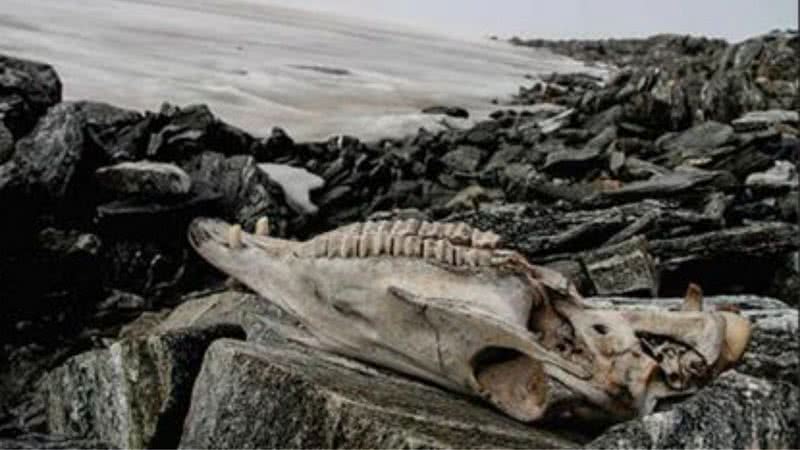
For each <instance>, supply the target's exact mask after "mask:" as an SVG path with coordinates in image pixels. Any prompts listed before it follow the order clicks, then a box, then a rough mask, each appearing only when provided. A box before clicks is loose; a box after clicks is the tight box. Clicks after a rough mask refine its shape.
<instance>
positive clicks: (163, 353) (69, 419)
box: [44, 325, 244, 448]
mask: <svg viewBox="0 0 800 450" xmlns="http://www.w3.org/2000/svg"><path fill="white" fill-rule="evenodd" d="M223 337H235V338H240V339H241V338H243V337H244V335H243V333H242V330H241V328H239V327H237V326H234V325H217V326H212V327H206V328H185V329H180V330H175V331H172V332H167V333H162V334H156V335H151V336H148V337H145V338H139V339H131V340H123V341H120V342H117V343H115V344H113V345H112V346H111V347H110V348H108V349H104V350H93V351H90V352H87V353H83V354H80V355H78V356H75V357H73V358H71V359H69V360H68V361H67V362H66V363H64V365H62V366H61V367H59V368H57V369H56V370H54V371H53V372H51V373H50V374H48V379H47V382H46V383H44V389H45V395H46V398H47V427H48V430H49V431H50V432H51V433H54V434H61V435H68V436H84V437H89V438H91V439H98V440H101V441H104V442H108V443H111V444H112V445H114V446H115V447H116V448H153V447H155V448H169V447H174V446H176V445H177V443H178V442H177V440H178V439H179V437H180V434H181V429H182V424H183V417H184V415H185V413H186V411H187V410H188V408H189V404H188V403H189V399H190V396H191V389H192V384H193V383H194V379H195V376H196V374H197V372H198V371H199V369H200V364H201V362H202V360H203V355H204V353H205V351H206V348H207V347H208V346H209V344H210V343H211V342H213V341H214V340H216V339H219V338H223Z"/></svg>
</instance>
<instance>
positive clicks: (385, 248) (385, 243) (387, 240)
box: [380, 233, 394, 255]
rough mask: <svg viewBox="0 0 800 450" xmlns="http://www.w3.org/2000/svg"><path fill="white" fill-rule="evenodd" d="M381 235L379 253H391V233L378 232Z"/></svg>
mask: <svg viewBox="0 0 800 450" xmlns="http://www.w3.org/2000/svg"><path fill="white" fill-rule="evenodd" d="M380 237H381V253H380V254H381V255H393V254H394V253H393V252H392V248H393V247H394V246H393V245H392V242H393V241H392V235H391V234H388V233H380Z"/></svg>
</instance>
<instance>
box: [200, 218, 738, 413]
mask: <svg viewBox="0 0 800 450" xmlns="http://www.w3.org/2000/svg"><path fill="white" fill-rule="evenodd" d="M189 240H190V241H191V243H192V245H193V246H194V247H195V249H196V250H197V251H198V252H199V254H200V255H202V256H203V257H204V258H205V259H206V260H208V261H209V262H210V263H211V264H213V265H215V266H216V267H217V268H219V269H220V270H221V271H223V272H225V273H226V274H228V275H230V276H232V277H234V278H236V279H237V280H239V281H241V282H242V283H244V284H245V285H247V286H248V287H249V288H251V289H253V290H254V291H256V292H258V293H260V294H261V295H262V296H264V297H265V298H266V299H268V300H269V301H272V302H274V303H276V304H278V305H279V306H281V307H282V308H283V309H285V310H286V311H287V312H289V313H291V314H293V315H294V316H295V317H296V318H297V319H298V321H299V322H300V323H301V324H302V325H303V326H304V327H305V328H306V329H307V330H308V331H309V332H310V333H311V334H312V335H313V336H314V338H315V339H314V341H313V342H309V344H310V345H316V346H318V347H320V348H322V349H325V350H328V351H331V352H336V353H339V354H342V355H346V356H350V357H353V358H356V359H360V360H363V361H366V362H369V363H372V364H375V365H379V366H383V367H386V368H391V369H394V370H397V371H399V372H402V373H405V374H408V375H412V376H415V377H418V378H421V379H425V380H428V381H430V382H433V383H436V384H438V385H440V386H442V387H445V388H447V389H451V390H453V391H458V392H463V393H467V394H471V395H475V396H478V397H481V398H483V399H485V400H486V401H488V402H489V403H491V404H492V405H494V406H495V407H497V408H498V409H500V410H501V411H503V412H505V413H506V414H508V415H510V416H511V417H514V418H516V419H518V420H522V421H535V420H539V419H543V418H547V417H553V416H555V417H560V415H562V414H563V415H570V416H572V417H584V418H587V419H589V418H597V417H602V418H604V419H606V420H609V419H610V420H622V419H627V418H630V417H633V416H636V415H640V414H646V413H648V412H650V411H652V409H653V408H654V406H655V404H656V402H657V401H658V400H659V399H662V398H666V397H670V396H674V395H686V394H688V393H691V392H692V391H694V390H696V389H697V388H699V387H700V386H702V385H704V384H705V383H707V382H709V381H710V380H711V379H713V378H714V377H715V376H716V375H718V374H719V373H720V372H722V371H723V370H725V369H727V368H729V367H731V366H732V365H733V364H734V363H735V362H736V361H738V360H739V359H740V358H741V356H742V354H743V353H744V351H745V348H746V346H747V343H748V341H749V338H750V324H749V322H748V321H747V320H745V319H743V318H741V317H739V316H737V315H735V314H732V313H729V312H717V311H713V312H702V311H699V310H694V309H697V308H696V307H694V306H692V308H691V309H693V310H692V311H660V312H659V311H649V310H648V311H630V310H625V311H617V310H611V309H595V308H591V307H589V306H587V305H586V304H584V302H583V300H582V298H581V297H580V295H579V294H578V292H577V290H576V289H575V287H574V286H573V285H571V284H570V283H569V282H568V281H567V280H566V279H565V278H564V277H563V276H561V275H560V274H558V273H557V272H554V271H552V270H549V269H546V268H543V267H539V266H534V265H531V264H530V263H528V261H527V260H526V259H525V258H524V257H523V256H521V255H520V254H518V253H516V252H514V251H510V250H506V249H503V248H502V244H501V243H500V239H499V237H498V236H497V235H496V234H494V233H490V232H484V231H481V230H477V229H474V228H472V227H470V226H468V225H466V224H443V223H430V222H419V221H416V220H404V221H382V222H368V223H359V224H353V225H349V226H346V227H343V228H340V229H338V230H334V231H332V232H329V233H325V234H323V235H320V236H317V237H316V238H314V239H312V240H310V241H307V242H292V241H286V240H282V239H276V238H271V237H268V236H262V235H256V234H247V233H242V231H241V228H240V227H238V228H237V226H233V227H231V226H230V225H228V224H227V223H224V222H222V221H218V220H214V219H198V220H195V221H194V222H193V223H192V224H191V226H190V229H189Z"/></svg>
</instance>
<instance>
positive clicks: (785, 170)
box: [745, 161, 798, 188]
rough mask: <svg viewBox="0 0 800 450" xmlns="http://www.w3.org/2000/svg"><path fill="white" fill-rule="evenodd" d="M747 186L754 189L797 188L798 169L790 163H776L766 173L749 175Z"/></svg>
mask: <svg viewBox="0 0 800 450" xmlns="http://www.w3.org/2000/svg"><path fill="white" fill-rule="evenodd" d="M745 184H746V185H748V186H754V187H771V188H792V187H794V188H796V187H797V186H798V178H797V167H795V165H794V164H792V163H791V162H789V161H775V165H774V166H773V167H772V168H771V169H769V170H767V171H766V172H761V173H752V174H750V175H748V177H747V180H746V181H745Z"/></svg>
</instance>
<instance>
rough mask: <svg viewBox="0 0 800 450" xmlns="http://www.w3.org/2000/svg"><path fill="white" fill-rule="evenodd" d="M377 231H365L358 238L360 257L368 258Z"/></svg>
mask: <svg viewBox="0 0 800 450" xmlns="http://www.w3.org/2000/svg"><path fill="white" fill-rule="evenodd" d="M372 236H375V233H365V234H362V235H361V236H360V237H359V238H358V257H359V258H366V257H367V256H370V241H371V239H372Z"/></svg>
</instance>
